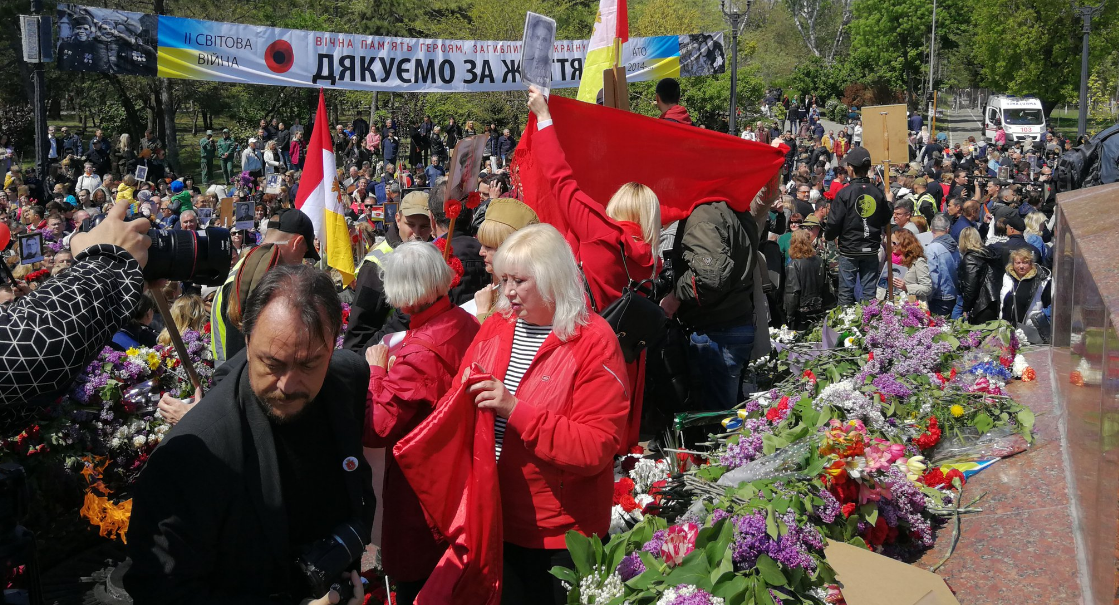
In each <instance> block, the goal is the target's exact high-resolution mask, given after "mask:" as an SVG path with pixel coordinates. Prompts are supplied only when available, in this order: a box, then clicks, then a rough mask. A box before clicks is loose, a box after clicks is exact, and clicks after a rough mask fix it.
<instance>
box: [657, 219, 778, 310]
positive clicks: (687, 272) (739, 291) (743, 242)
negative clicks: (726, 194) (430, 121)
mask: <svg viewBox="0 0 1119 605" xmlns="http://www.w3.org/2000/svg"><path fill="white" fill-rule="evenodd" d="M677 228H678V229H683V233H682V234H681V235H679V236H678V237H679V238H680V245H679V247H678V250H676V252H677V253H678V254H679V258H681V259H682V260H683V262H684V264H685V269H684V270H683V271H680V272H679V273H678V275H677V280H676V285H675V287H674V290H673V291H674V292H675V294H676V297H677V298H679V299H680V309H679V311H678V312H677V317H679V318H680V320H681V321H682V322H684V324H685V325H687V326H688V327H691V328H707V327H720V328H725V327H732V326H740V325H753V323H754V264H755V263H757V262H758V252H757V248H758V229H757V224H756V223H755V221H754V218H753V217H752V216H750V215H749V214H748V213H743V214H741V215H739V214H736V213H735V212H734V211H733V210H731V208H730V206H728V205H727V203H726V202H711V203H707V204H700V205H699V206H696V207H695V210H693V211H692V214H691V215H690V216H689V217H688V219H687V221H686V222H685V223H684V224H683V225H682V226H679V227H677Z"/></svg>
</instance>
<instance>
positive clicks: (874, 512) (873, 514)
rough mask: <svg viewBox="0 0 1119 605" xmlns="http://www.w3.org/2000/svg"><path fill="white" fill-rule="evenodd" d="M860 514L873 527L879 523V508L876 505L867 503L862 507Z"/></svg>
mask: <svg viewBox="0 0 1119 605" xmlns="http://www.w3.org/2000/svg"><path fill="white" fill-rule="evenodd" d="M859 514H860V515H862V517H863V519H865V520H866V522H867V523H870V524H871V525H874V524H875V523H878V507H877V506H875V505H874V504H870V503H867V504H864V505H862V506H860V507H859Z"/></svg>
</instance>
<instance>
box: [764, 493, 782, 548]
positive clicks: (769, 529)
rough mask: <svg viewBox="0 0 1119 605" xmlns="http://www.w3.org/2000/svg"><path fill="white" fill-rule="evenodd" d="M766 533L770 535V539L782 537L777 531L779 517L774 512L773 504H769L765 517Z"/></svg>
mask: <svg viewBox="0 0 1119 605" xmlns="http://www.w3.org/2000/svg"><path fill="white" fill-rule="evenodd" d="M765 533H766V534H769V537H770V538H772V539H774V540H776V539H778V538H779V537H780V536H781V533H780V532H779V531H778V530H777V515H776V514H774V512H773V503H772V502H770V503H769V507H768V510H767V512H766V515H765Z"/></svg>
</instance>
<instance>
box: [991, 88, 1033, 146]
mask: <svg viewBox="0 0 1119 605" xmlns="http://www.w3.org/2000/svg"><path fill="white" fill-rule="evenodd" d="M999 124H1002V127H1003V129H1004V130H1005V131H1006V142H1007V143H1014V142H1017V141H1040V140H1043V139H1044V138H1045V109H1044V108H1042V106H1041V100H1039V99H1038V98H1037V97H1014V96H1010V95H993V96H991V97H990V98H988V99H987V106H986V107H984V108H983V134H984V136H985V137H987V140H988V141H993V140H995V131H997V130H998V128H999Z"/></svg>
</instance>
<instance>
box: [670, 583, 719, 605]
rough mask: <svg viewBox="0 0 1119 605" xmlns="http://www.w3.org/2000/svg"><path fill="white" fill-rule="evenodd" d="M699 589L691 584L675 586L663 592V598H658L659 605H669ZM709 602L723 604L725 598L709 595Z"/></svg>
mask: <svg viewBox="0 0 1119 605" xmlns="http://www.w3.org/2000/svg"><path fill="white" fill-rule="evenodd" d="M698 591H699V589H697V588H696V587H695V586H692V585H691V584H682V585H680V586H673V587H672V588H669V589H668V590H666V591H664V593H663V594H661V598H660V599H658V600H657V605H669V604H670V603H672V602H674V601H675V600H676V599H679V598H681V597H690V596H692V595H694V594H695V593H696V592H698ZM707 602H708V603H710V604H711V605H723V599H722V598H721V597H714V596H713V597H708V601H707Z"/></svg>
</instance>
